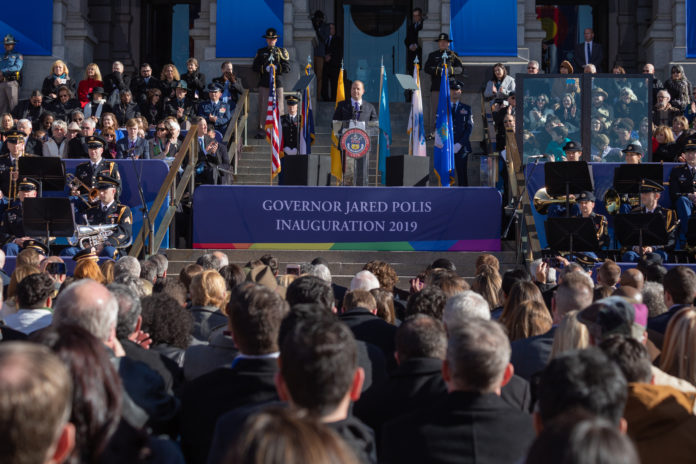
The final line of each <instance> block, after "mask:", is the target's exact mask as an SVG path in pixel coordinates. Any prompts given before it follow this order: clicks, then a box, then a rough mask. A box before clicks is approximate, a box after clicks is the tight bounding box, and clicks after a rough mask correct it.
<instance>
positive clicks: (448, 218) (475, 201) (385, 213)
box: [193, 186, 501, 251]
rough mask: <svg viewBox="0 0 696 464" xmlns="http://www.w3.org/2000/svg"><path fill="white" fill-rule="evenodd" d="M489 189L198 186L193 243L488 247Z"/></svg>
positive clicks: (495, 227)
mask: <svg viewBox="0 0 696 464" xmlns="http://www.w3.org/2000/svg"><path fill="white" fill-rule="evenodd" d="M500 202H501V200H500V194H499V193H498V192H497V191H496V190H495V189H493V188H487V187H477V188H450V189H434V188H433V189H431V188H408V187H405V188H375V187H366V188H359V187H357V188H356V187H326V188H322V187H256V186H202V187H200V188H198V189H197V190H196V193H195V196H194V209H193V210H194V230H193V233H194V240H193V241H194V247H195V248H255V247H258V248H261V247H264V248H284V249H293V248H295V249H327V250H328V249H334V250H337V249H339V250H403V251H410V250H422V251H496V250H499V249H500Z"/></svg>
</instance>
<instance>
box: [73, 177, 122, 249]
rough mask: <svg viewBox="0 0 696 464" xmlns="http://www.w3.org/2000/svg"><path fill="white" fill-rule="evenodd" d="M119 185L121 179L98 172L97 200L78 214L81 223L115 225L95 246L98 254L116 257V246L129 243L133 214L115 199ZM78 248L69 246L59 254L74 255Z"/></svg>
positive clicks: (119, 246)
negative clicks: (102, 240) (101, 241)
mask: <svg viewBox="0 0 696 464" xmlns="http://www.w3.org/2000/svg"><path fill="white" fill-rule="evenodd" d="M120 186H121V180H120V179H119V178H116V177H112V176H109V175H103V174H100V175H99V176H98V177H97V183H96V188H97V189H99V201H98V202H96V203H95V204H94V205H93V206H92V207H90V208H88V209H87V210H86V211H85V212H84V214H83V215H82V216H80V220H79V221H78V222H80V223H81V224H85V225H87V224H89V225H93V226H94V225H114V224H115V225H117V227H116V229H115V230H113V231H112V233H111V235H109V237H108V238H107V239H106V241H105V242H104V243H101V244H99V245H98V246H96V247H95V251H96V254H97V255H98V256H105V257H109V258H112V259H114V258H116V256H117V254H118V248H123V247H126V246H128V245H129V244H130V242H131V238H132V230H133V215H132V213H131V210H130V208H129V207H128V206H126V205H122V204H120V203H119V202H118V200H117V199H116V191H117V189H118V188H120ZM78 252H80V249H79V248H77V247H69V248H66V249H64V250H63V251H62V252H61V256H75V255H76V254H77V253H78Z"/></svg>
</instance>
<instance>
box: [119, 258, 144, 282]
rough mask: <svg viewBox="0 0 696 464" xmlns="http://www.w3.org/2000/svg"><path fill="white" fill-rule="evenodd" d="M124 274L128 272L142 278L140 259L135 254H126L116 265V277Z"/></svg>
mask: <svg viewBox="0 0 696 464" xmlns="http://www.w3.org/2000/svg"><path fill="white" fill-rule="evenodd" d="M122 274H128V275H131V276H133V277H136V278H140V261H138V258H134V257H133V256H124V257H122V258H121V259H119V260H118V261H116V264H115V265H114V278H118V277H119V276H121V275H122Z"/></svg>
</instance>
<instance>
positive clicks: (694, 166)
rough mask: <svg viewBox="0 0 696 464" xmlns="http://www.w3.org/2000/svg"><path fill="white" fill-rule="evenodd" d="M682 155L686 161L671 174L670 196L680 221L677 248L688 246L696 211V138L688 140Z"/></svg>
mask: <svg viewBox="0 0 696 464" xmlns="http://www.w3.org/2000/svg"><path fill="white" fill-rule="evenodd" d="M682 156H684V161H685V163H684V164H683V165H681V166H677V167H675V168H674V169H672V172H671V173H670V174H669V196H670V199H671V200H672V206H673V207H674V209H675V210H676V211H677V217H678V218H679V221H680V222H679V236H678V237H677V248H684V247H685V246H686V234H687V232H688V228H689V218H690V217H691V215H692V214H694V213H695V212H696V208H694V204H696V189H695V188H694V183H695V182H696V140H693V139H692V140H689V141H687V142H686V145H684V152H683V154H682Z"/></svg>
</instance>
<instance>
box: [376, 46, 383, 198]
mask: <svg viewBox="0 0 696 464" xmlns="http://www.w3.org/2000/svg"><path fill="white" fill-rule="evenodd" d="M383 82H384V55H382V63H381V65H380V68H379V97H378V98H377V108H378V109H379V112H380V113H381V112H382V84H383ZM378 116H379V113H378ZM378 120H379V118H378ZM377 129H378V131H377V164H376V165H375V187H377V186H379V139H381V138H382V137H381V135H382V128H381V127H379V126H377Z"/></svg>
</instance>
